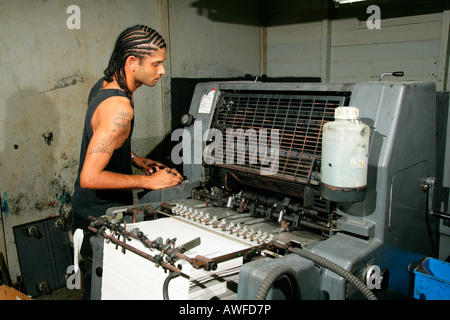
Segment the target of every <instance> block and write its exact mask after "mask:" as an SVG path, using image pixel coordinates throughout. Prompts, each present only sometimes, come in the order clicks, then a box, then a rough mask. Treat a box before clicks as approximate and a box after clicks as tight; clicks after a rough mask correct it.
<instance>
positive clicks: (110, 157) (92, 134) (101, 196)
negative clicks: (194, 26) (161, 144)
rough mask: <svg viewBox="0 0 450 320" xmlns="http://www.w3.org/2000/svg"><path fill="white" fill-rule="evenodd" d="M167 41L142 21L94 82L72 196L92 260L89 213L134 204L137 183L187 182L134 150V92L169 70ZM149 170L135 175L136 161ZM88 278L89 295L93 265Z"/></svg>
mask: <svg viewBox="0 0 450 320" xmlns="http://www.w3.org/2000/svg"><path fill="white" fill-rule="evenodd" d="M165 59H166V44H165V42H164V39H163V38H162V37H161V35H159V34H158V33H157V32H156V31H155V30H153V29H151V28H149V27H146V26H142V25H136V26H133V27H130V28H127V29H126V30H124V31H123V32H122V33H121V34H120V35H119V37H118V38H117V41H116V44H115V47H114V51H113V53H112V55H111V59H110V61H109V64H108V67H107V69H106V70H105V72H104V74H105V77H104V78H102V79H100V80H99V81H98V82H97V83H96V84H95V85H94V87H93V88H92V90H91V92H90V94H89V99H88V109H87V112H86V119H85V127H84V131H83V138H82V143H81V153H80V163H79V169H78V177H77V180H76V182H75V187H74V189H75V190H74V194H73V197H72V212H73V222H72V231H73V232H75V230H76V229H82V230H84V239H83V244H82V247H81V255H82V257H83V258H84V259H85V260H86V261H88V262H89V259H90V258H91V257H92V249H91V246H90V243H89V239H90V237H91V236H92V235H93V234H92V233H91V232H90V231H89V230H88V229H87V228H88V226H89V223H90V221H89V219H88V217H89V216H94V217H99V216H102V215H104V214H105V212H106V210H107V209H108V208H111V207H119V206H127V205H132V204H133V196H132V193H131V192H132V191H131V190H133V189H162V188H167V187H172V186H175V185H177V184H179V183H181V182H182V180H183V178H182V176H181V175H180V174H179V173H178V172H177V171H176V170H174V169H171V170H169V169H168V168H166V167H165V166H164V165H162V164H161V163H159V162H156V161H153V160H150V159H145V158H143V157H140V156H138V155H136V154H135V153H133V152H132V151H131V135H132V131H133V119H134V109H133V107H134V105H133V93H134V91H136V89H137V88H139V87H140V86H141V85H146V86H149V87H153V86H155V85H156V83H157V82H158V80H159V79H160V78H161V77H162V76H163V75H164V74H165V69H164V66H163V62H164V60H165ZM132 165H134V166H135V167H137V168H140V169H142V170H143V171H144V172H145V173H146V175H132V169H131V166H132ZM86 267H87V268H86V277H84V278H83V285H84V289H85V298H87V297H89V293H90V292H89V291H90V272H89V271H90V270H89V269H90V266H88V265H87V266H86Z"/></svg>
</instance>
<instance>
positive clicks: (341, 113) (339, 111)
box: [334, 107, 359, 120]
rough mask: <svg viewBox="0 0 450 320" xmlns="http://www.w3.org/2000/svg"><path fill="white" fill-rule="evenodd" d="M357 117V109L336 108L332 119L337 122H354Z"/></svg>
mask: <svg viewBox="0 0 450 320" xmlns="http://www.w3.org/2000/svg"><path fill="white" fill-rule="evenodd" d="M358 117H359V109H358V108H357V107H337V108H336V110H335V112H334V118H335V119H338V120H355V119H358Z"/></svg>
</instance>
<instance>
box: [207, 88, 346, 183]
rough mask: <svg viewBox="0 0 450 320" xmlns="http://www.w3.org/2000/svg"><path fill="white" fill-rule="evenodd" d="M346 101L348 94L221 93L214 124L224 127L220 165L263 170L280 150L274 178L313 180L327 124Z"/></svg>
mask: <svg viewBox="0 0 450 320" xmlns="http://www.w3.org/2000/svg"><path fill="white" fill-rule="evenodd" d="M344 103H345V97H344V96H332V95H331V96H313V95H294V94H267V93H245V92H221V96H220V100H219V102H218V105H217V107H216V114H215V117H214V121H213V124H212V126H213V127H214V128H216V129H219V130H220V131H221V132H222V135H223V142H222V143H223V149H222V150H223V151H222V152H223V159H224V161H223V163H216V164H217V165H219V166H223V167H226V168H230V169H235V170H240V171H247V172H253V173H257V174H260V172H261V169H262V168H264V166H269V165H270V163H269V162H270V161H269V160H270V159H271V161H273V160H274V158H273V157H274V155H278V166H277V168H276V169H277V170H276V172H273V176H274V177H277V178H281V179H286V180H291V181H296V182H302V183H309V181H310V179H311V173H312V169H313V165H314V163H315V161H316V160H317V159H318V158H320V156H321V145H322V127H323V125H324V124H325V123H326V122H328V121H332V120H334V110H335V109H336V108H337V107H338V106H342V105H344ZM263 129H265V130H263ZM264 133H265V134H264ZM274 133H278V135H276V134H274ZM231 134H232V135H233V136H230V135H231ZM275 140H277V141H275ZM239 141H240V143H239ZM230 144H231V145H230ZM244 145H245V148H244V147H242V146H244ZM239 146H241V147H239ZM265 147H267V149H265ZM274 147H275V148H274Z"/></svg>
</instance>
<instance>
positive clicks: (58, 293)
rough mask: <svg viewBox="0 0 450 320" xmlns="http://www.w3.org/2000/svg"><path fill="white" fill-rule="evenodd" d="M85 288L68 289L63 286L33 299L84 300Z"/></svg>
mask: <svg viewBox="0 0 450 320" xmlns="http://www.w3.org/2000/svg"><path fill="white" fill-rule="evenodd" d="M82 299H83V290H82V289H80V290H79V289H72V290H71V289H68V288H67V287H63V288H60V289H56V290H53V291H52V292H51V293H50V294H46V295H42V296H39V297H35V298H33V300H82Z"/></svg>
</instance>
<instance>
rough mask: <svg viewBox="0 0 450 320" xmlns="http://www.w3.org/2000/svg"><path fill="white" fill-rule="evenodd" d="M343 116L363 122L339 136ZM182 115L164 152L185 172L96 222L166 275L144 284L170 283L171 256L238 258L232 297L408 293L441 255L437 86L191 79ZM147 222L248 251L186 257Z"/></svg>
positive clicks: (97, 283) (98, 253)
mask: <svg viewBox="0 0 450 320" xmlns="http://www.w3.org/2000/svg"><path fill="white" fill-rule="evenodd" d="M347 107H355V108H347ZM342 110H344V111H345V112H350V115H348V114H347V115H343V114H342V112H341V111H342ZM349 110H350V111H349ZM339 121H341V124H342V121H344V122H345V121H347V122H348V123H349V125H350V123H351V125H350V126H353V125H357V126H358V129H357V130H356V131H353V133H350V135H353V137H355V135H356V137H355V139H353V138H351V137H349V136H341V137H340V138H339V139H338V138H337V137H338V136H339V135H341V134H342V132H340V131H339V130H340V129H336V128H335V127H334V128H331V127H329V125H331V124H332V123H335V122H339ZM182 122H183V124H184V126H185V127H184V129H178V130H176V131H174V133H173V135H172V140H173V141H174V142H175V143H176V145H175V146H174V148H173V152H172V160H173V161H174V163H175V164H182V166H183V175H184V176H185V181H184V182H183V183H182V184H181V185H179V186H177V187H174V188H171V189H165V190H156V191H146V192H143V193H141V194H140V195H139V197H140V198H139V202H140V204H139V205H136V206H133V207H127V208H115V209H114V210H111V211H110V212H109V213H107V215H106V216H108V214H109V218H107V219H97V220H95V221H93V223H92V230H94V231H96V232H98V233H99V234H101V235H103V236H104V237H106V238H107V239H108V240H107V241H111V240H112V241H113V243H114V244H115V245H122V247H124V248H127V250H133V249H132V247H131V245H130V243H129V241H128V242H126V243H127V245H125V246H123V245H124V243H123V242H121V241H120V239H118V237H116V236H117V235H119V236H120V235H121V236H123V239H128V240H130V239H134V240H135V241H138V242H140V243H142V244H143V245H144V246H143V247H142V248H140V249H138V250H134V251H135V253H136V252H137V253H138V255H140V256H141V257H144V258H147V259H148V260H150V261H151V262H152V263H154V264H156V265H159V266H161V269H163V270H166V271H167V272H166V273H165V274H164V275H162V276H163V277H167V279H166V280H167V281H165V283H164V286H165V288H152V289H150V288H148V289H147V290H163V289H165V290H167V284H168V282H169V281H170V280H171V279H172V278H173V277H175V276H177V275H179V273H180V272H181V273H183V269H179V268H178V267H177V263H178V262H175V261H177V259H182V260H184V261H186V262H187V263H189V264H190V265H191V266H193V267H194V268H196V269H202V270H204V271H205V272H211V273H212V274H214V270H216V268H217V266H220V265H221V263H222V262H223V261H228V260H231V259H235V258H237V257H240V258H242V262H241V264H240V265H239V270H238V277H235V278H234V280H233V281H234V284H235V285H236V286H234V288H231V287H232V286H228V288H227V290H229V291H232V292H234V296H233V295H231V297H232V298H236V299H243V300H249V299H250V300H251V299H291V298H302V299H332V300H335V299H361V298H363V299H364V298H367V299H377V298H378V299H398V298H408V297H411V296H412V295H411V292H412V287H413V276H414V275H413V269H414V268H415V267H416V266H417V265H418V264H419V263H420V262H421V261H422V260H423V259H424V258H425V257H427V256H436V254H437V250H438V244H439V237H438V236H439V232H438V227H439V223H440V221H441V219H448V215H447V214H446V213H444V212H440V211H436V210H434V209H435V208H434V207H433V191H434V189H435V188H434V185H435V183H436V179H435V163H436V146H435V135H436V90H435V86H434V84H432V83H425V82H389V81H379V82H367V83H357V84H324V83H258V82H209V83H200V84H198V85H197V86H196V89H195V92H194V95H193V98H192V102H191V106H190V110H189V113H188V114H186V115H185V116H183V119H182ZM344 126H345V124H344ZM327 130H328V131H329V130H332V131H331V132H328V133H327ZM358 136H359V137H358ZM325 140H327V141H325ZM336 177H339V178H338V179H336ZM355 181H356V184H355ZM118 212H122V213H124V214H127V213H128V214H131V215H132V216H133V217H134V220H135V221H139V220H140V221H142V222H137V223H133V224H132V225H131V226H132V227H133V228H134V230H135V232H131V231H127V230H129V229H128V228H127V227H126V226H123V225H120V223H119V224H117V223H115V219H114V218H115V217H116V216H115V215H116V214H117V213H118ZM111 214H112V215H111ZM139 217H141V218H139ZM136 218H137V220H136ZM153 219H156V220H160V219H171V220H168V221H177V223H178V222H179V221H182V222H183V223H185V224H186V226H189V227H186V228H187V229H186V230H188V229H189V230H190V231H186V232H180V233H183V234H187V233H192V237H195V236H196V235H195V231H194V232H193V231H192V228H198V230H202V232H203V231H206V232H209V233H213V234H216V235H220V237H222V239H223V246H224V247H225V246H227V245H228V244H227V243H228V242H227V241H235V242H237V243H240V244H242V245H243V246H244V248H243V249H239V250H237V251H235V252H234V253H227V254H223V255H219V256H217V255H216V256H214V255H212V256H203V255H195V253H192V252H193V251H190V248H186V247H182V246H178V245H177V244H175V241H172V242H171V241H166V242H164V241H160V240H159V241H158V240H154V239H155V238H157V235H156V234H145V236H144V233H145V232H139V230H140V224H141V223H144V222H146V223H152V221H153ZM147 220H149V221H147ZM107 229H108V230H110V231H111V234H110V235H106V236H105V230H107ZM141 229H142V228H141ZM136 230H137V231H136ZM168 231H170V230H168ZM169 233H170V232H169ZM114 235H116V236H114ZM180 235H181V234H180ZM152 237H153V238H152ZM171 237H172V238H177V235H176V234H174V235H172V236H171ZM98 238H99V237H97V238H94V239H93V242H92V243H93V246H94V266H93V268H94V269H93V270H96V271H97V272H94V277H96V278H95V279H93V293H92V294H93V298H102V295H103V294H104V292H101V291H102V290H101V288H102V278H101V272H98V271H99V270H102V268H103V275H104V274H105V271H106V270H105V269H106V268H107V266H106V265H105V263H106V262H107V261H105V260H104V257H103V246H104V245H106V244H104V243H105V241H104V239H103V237H100V240H99V239H98ZM147 249H148V251H146V250H147ZM151 250H154V251H151ZM117 251H118V252H119V251H120V250H117ZM144 251H145V252H146V253H144ZM118 254H120V253H118ZM175 257H176V259H175ZM108 259H113V258H111V257H109V258H108ZM109 263H110V262H108V264H109ZM177 272H178V274H177ZM172 275H173V276H172ZM135 276H136V277H140V276H141V275H135ZM169 277H170V278H169ZM103 281H104V279H103ZM172 281H173V280H172ZM169 291H170V290H169ZM165 293H166V295H165V297H166V296H167V291H166V292H165ZM228 297H230V296H228ZM136 298H138V297H136ZM219 298H220V297H219Z"/></svg>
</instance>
